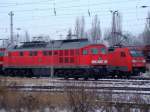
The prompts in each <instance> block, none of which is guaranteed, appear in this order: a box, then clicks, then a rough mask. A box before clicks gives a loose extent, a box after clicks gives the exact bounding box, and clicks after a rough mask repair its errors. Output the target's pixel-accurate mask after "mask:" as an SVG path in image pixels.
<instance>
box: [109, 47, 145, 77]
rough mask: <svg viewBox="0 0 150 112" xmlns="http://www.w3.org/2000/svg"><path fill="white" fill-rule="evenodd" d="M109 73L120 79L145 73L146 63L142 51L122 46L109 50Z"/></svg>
mask: <svg viewBox="0 0 150 112" xmlns="http://www.w3.org/2000/svg"><path fill="white" fill-rule="evenodd" d="M108 71H109V73H111V74H112V73H114V75H117V76H119V77H122V76H125V75H127V76H131V75H137V74H139V73H140V72H145V71H146V61H145V59H144V56H143V54H142V51H140V50H137V49H134V48H132V49H131V48H129V47H122V46H119V47H118V46H116V47H112V48H109V52H108Z"/></svg>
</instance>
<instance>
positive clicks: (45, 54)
mask: <svg viewBox="0 0 150 112" xmlns="http://www.w3.org/2000/svg"><path fill="white" fill-rule="evenodd" d="M43 55H44V56H50V55H52V52H51V51H43Z"/></svg>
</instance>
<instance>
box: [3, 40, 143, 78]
mask: <svg viewBox="0 0 150 112" xmlns="http://www.w3.org/2000/svg"><path fill="white" fill-rule="evenodd" d="M134 54H136V56H135V55H134ZM137 54H138V52H137V51H136V50H135V51H131V50H130V49H129V48H123V47H120V48H119V47H118V48H115V47H113V49H112V48H111V49H108V48H107V47H106V46H105V45H103V44H91V43H90V42H89V41H88V40H87V39H72V40H55V41H51V42H43V41H33V42H25V43H23V45H21V46H19V47H15V48H11V49H7V50H6V51H5V56H4V62H3V70H4V71H5V73H6V75H7V74H11V75H12V76H16V75H17V76H18V75H20V76H29V77H34V76H36V77H40V76H41V77H42V76H50V73H51V70H53V71H54V76H55V77H64V78H70V77H72V78H81V77H82V78H96V79H97V78H100V77H102V76H107V75H114V74H115V75H118V76H121V75H126V74H133V73H139V72H144V69H145V60H144V58H143V56H142V55H137ZM139 54H140V53H139ZM118 73H119V74H118ZM120 73H121V74H120Z"/></svg>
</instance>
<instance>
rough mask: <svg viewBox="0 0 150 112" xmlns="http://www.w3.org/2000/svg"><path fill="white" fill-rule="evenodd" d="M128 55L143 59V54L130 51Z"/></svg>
mask: <svg viewBox="0 0 150 112" xmlns="http://www.w3.org/2000/svg"><path fill="white" fill-rule="evenodd" d="M130 53H131V56H133V57H143V53H142V52H141V51H137V50H131V51H130Z"/></svg>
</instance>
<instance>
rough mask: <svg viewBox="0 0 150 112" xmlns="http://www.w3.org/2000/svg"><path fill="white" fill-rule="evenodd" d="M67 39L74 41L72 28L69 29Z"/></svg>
mask: <svg viewBox="0 0 150 112" xmlns="http://www.w3.org/2000/svg"><path fill="white" fill-rule="evenodd" d="M67 39H72V31H71V28H69V30H68V35H67Z"/></svg>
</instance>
